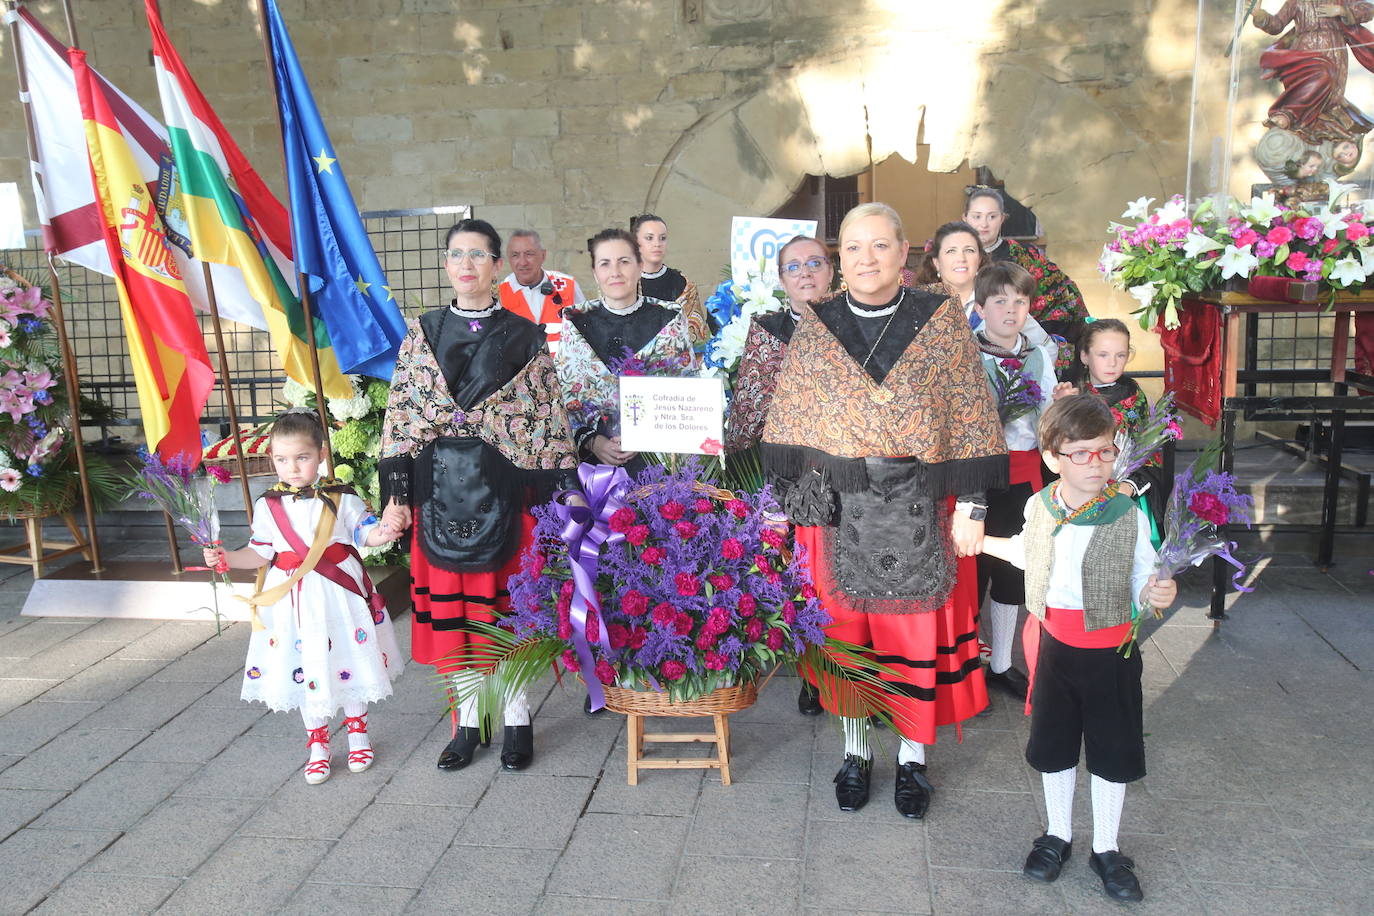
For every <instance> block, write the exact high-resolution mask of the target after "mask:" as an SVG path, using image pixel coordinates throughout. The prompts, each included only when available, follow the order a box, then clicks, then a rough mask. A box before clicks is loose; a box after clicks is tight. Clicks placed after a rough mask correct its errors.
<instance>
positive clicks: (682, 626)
mask: <svg viewBox="0 0 1374 916" xmlns="http://www.w3.org/2000/svg"><path fill="white" fill-rule="evenodd" d="M696 625H697V622H696V621H695V620H693V619H692V615H691V614H684V613H681V612H679V613H678V615H677V620H676V621H674V623H673V627H674V628H675V629H676V630H677V635H679V636H686V635H687V634H688V633H690V632H692V627H694V626H696Z"/></svg>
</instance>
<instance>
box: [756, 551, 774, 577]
mask: <svg viewBox="0 0 1374 916" xmlns="http://www.w3.org/2000/svg"><path fill="white" fill-rule="evenodd" d="M754 565H755V566H757V567H758V568H759V572H762V573H767V571H768V570H770V569H772V568H773V567H772V566H771V565H769V563H768V558H767V557H765V556H764V555H763V554H761V553H756V554H754Z"/></svg>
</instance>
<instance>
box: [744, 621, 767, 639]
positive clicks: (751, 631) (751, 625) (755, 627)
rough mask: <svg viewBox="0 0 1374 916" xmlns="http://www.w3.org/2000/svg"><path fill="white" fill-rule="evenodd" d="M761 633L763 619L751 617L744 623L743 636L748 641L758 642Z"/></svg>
mask: <svg viewBox="0 0 1374 916" xmlns="http://www.w3.org/2000/svg"><path fill="white" fill-rule="evenodd" d="M762 635H763V621H762V620H760V619H759V618H757V617H751V618H750V619H749V622H748V623H746V624H745V625H744V638H745V639H747V640H749V641H750V642H758V641H759V637H760V636H762Z"/></svg>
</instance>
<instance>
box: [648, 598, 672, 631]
mask: <svg viewBox="0 0 1374 916" xmlns="http://www.w3.org/2000/svg"><path fill="white" fill-rule="evenodd" d="M653 619H654V623H655V624H656V625H657V626H660V627H663V628H665V629H667V628H668V627H671V626H672V625H673V624H674V623H676V622H677V608H675V607H673V606H672V605H671V604H669V603H668V602H666V601H663V602H660V603H659V604H658V605H656V606H655V607H654V613H653Z"/></svg>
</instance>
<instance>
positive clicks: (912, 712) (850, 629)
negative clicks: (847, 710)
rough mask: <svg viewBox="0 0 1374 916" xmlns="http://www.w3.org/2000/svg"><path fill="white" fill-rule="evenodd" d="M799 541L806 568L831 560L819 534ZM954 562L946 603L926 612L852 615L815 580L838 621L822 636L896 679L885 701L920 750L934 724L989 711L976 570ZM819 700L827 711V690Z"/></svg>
mask: <svg viewBox="0 0 1374 916" xmlns="http://www.w3.org/2000/svg"><path fill="white" fill-rule="evenodd" d="M796 536H797V546H799V547H805V548H806V553H807V556H808V558H809V562H810V563H813V564H816V563H828V562H829V559H828V558H827V556H826V549H825V536H824V529H821V528H801V527H799V528H797V529H796ZM956 562H957V563H958V570H957V573H956V579H955V584H954V590H953V591H952V592H951V593H950V596H949V600H948V601H947V602H945V604H944V606H943V607H940V608H937V609H936V610H933V611H930V612H928V613H924V614H866V613H862V612H858V611H855V610H853V608H852V607H851V605H850V602H849V601H847V600H845V598H844V596H843V595H837V594H833V593H831V592H830V590H828V589H826V588H825V587H824V586H823V585H822V584H821V583H822V582H824V581H826V580H829V579H830V578H831V577H829V576H816V577H815V578H816V579H817V580H818V581H817V585H816V588H817V591H818V592H819V593H820V599H821V604H822V605H823V606H824V607H825V610H826V612H827V613H828V614H830V616H831V617H832V618H833V619H834V621H835V623H834V625H832V626H830V627H828V628H826V633H828V634H829V635H830V636H833V637H835V638H836V639H840V640H843V641H845V642H850V643H855V644H857V645H861V646H864V647H866V648H868V649H870V650H872V652H873V655H874V657H875V658H876V659H877V660H878V661H879V662H881V663H883V664H884V665H887V666H888V667H889V668H891V669H892V670H893V671H894V672H895V673H896V674H898V675H900V677H897V678H891V677H884V678H883V680H884V681H885V682H886V684H887V687H888V690H889V692H890V694H891V696H890V697H889V702H890V703H891V704H892V707H893V712H894V714H895V715H894V718H895V720H896V724H897V728H898V731H900V732H901V733H902V736H903V737H905V738H909V739H910V740H912V741H918V742H920V743H921V744H933V743H934V742H935V730H936V729H937V728H938V727H939V726H941V725H955V724H958V723H960V722H963V721H964V720H965V719H968V718H970V717H972V716H975V715H977V714H978V713H979V712H981V711H982V710H983V709H984V708H985V707H986V706H987V705H988V691H987V685H986V683H985V682H984V680H983V667H982V664H981V662H980V659H979V656H978V624H977V622H976V615H977V611H978V564H977V562H976V560H975V559H974V558H973V557H964V558H962V559H959V560H957V561H956ZM821 694H822V696H821V703H822V704H823V705H824V704H825V691H824V690H822V691H821ZM831 711H832V712H833V711H834V710H831Z"/></svg>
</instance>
